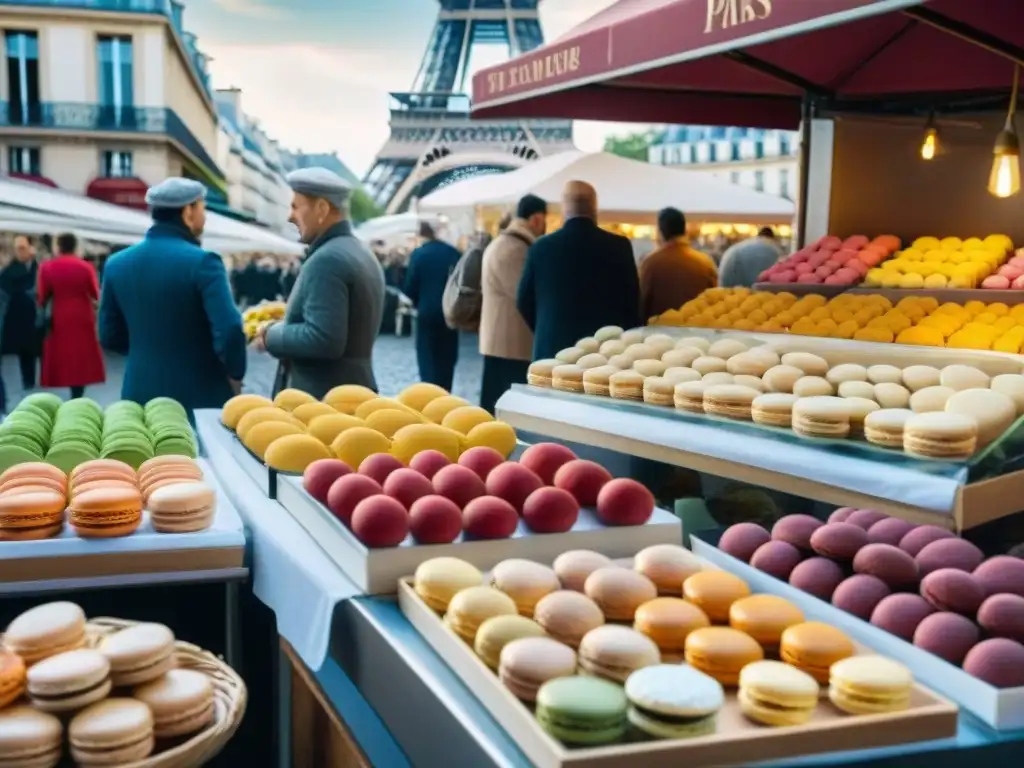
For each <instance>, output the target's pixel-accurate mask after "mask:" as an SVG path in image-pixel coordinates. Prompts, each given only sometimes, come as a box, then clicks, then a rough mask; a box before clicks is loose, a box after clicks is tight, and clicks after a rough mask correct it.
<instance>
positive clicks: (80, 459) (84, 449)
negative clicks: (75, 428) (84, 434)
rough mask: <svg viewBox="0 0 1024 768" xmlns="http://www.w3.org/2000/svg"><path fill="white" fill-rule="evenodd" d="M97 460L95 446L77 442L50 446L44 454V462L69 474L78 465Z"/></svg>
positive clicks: (97, 452)
mask: <svg viewBox="0 0 1024 768" xmlns="http://www.w3.org/2000/svg"><path fill="white" fill-rule="evenodd" d="M98 458H99V451H98V450H96V448H95V446H92V445H90V444H88V443H83V442H81V441H79V440H66V441H64V442H62V443H58V444H56V445H52V446H50V450H49V451H47V453H46V461H47V463H49V464H53V466H55V467H57V469H59V470H61V471H62V472H71V470H72V469H74V468H75V467H77V466H78V465H79V464H84V463H85V462H87V461H91V460H92V459H98Z"/></svg>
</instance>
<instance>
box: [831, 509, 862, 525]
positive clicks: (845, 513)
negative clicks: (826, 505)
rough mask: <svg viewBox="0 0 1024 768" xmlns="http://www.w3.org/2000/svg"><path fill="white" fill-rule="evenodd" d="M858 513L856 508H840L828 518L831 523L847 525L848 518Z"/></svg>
mask: <svg viewBox="0 0 1024 768" xmlns="http://www.w3.org/2000/svg"><path fill="white" fill-rule="evenodd" d="M856 511H857V508H856V507H840V508H839V509H837V510H836V511H835V512H833V513H832V514H831V515H829V516H828V521H829V522H830V523H845V522H846V518H848V517H849V516H850V515H852V514H853V513H854V512H856Z"/></svg>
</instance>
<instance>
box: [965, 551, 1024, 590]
mask: <svg viewBox="0 0 1024 768" xmlns="http://www.w3.org/2000/svg"><path fill="white" fill-rule="evenodd" d="M974 578H976V579H977V580H978V582H979V583H980V584H981V586H983V587H984V588H985V592H986V593H987V594H990V595H997V594H1011V595H1019V596H1020V597H1024V560H1021V559H1019V558H1016V557H1010V556H1009V555H998V556H996V557H990V558H989V559H988V560H986V561H985V562H983V563H982V564H981V565H979V566H978V567H977V568H975V569H974Z"/></svg>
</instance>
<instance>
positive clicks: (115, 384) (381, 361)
mask: <svg viewBox="0 0 1024 768" xmlns="http://www.w3.org/2000/svg"><path fill="white" fill-rule="evenodd" d="M106 364H107V381H106V382H105V383H104V384H100V385H97V386H95V387H89V388H88V389H87V390H86V395H87V396H88V397H91V398H93V399H95V400H96V401H97V402H99V403H100V404H101V405H109V404H110V403H112V402H114V401H116V400H118V399H119V398H120V393H121V379H122V377H123V375H124V358H123V357H120V356H118V355H107V356H106ZM373 364H374V370H375V371H376V374H377V382H378V384H379V385H380V391H381V393H382V394H385V395H394V394H397V393H398V392H399V391H401V390H402V389H403V388H405V387H407V386H408V385H410V384H413V383H415V382H417V381H419V373H418V372H417V369H416V351H415V348H414V346H413V340H412V338H410V337H401V338H400V337H396V336H381V337H380V338H379V339H378V340H377V345H376V347H375V348H374V351H373ZM482 365H483V361H482V360H481V358H480V353H479V352H478V348H477V337H476V336H475V335H471V334H461V335H460V345H459V362H458V365H457V366H456V368H455V387H454V390H455V394H456V395H459V396H460V397H464V398H466V399H467V400H469V401H470V402H471V403H477V402H479V400H480V376H481V373H482V370H481V369H482ZM0 370H2V375H3V380H4V383H5V384H6V385H7V407H8V409H11V408H14V406H15V405H17V403H18V401H19V400H20V399H21V398H22V397H23V396H24V394H25V392H24V390H23V389H22V387H21V374H20V373H19V372H18V360H17V358H15V357H14V356H11V355H8V356H6V357H4V358H3V360H2V367H0ZM276 370H277V362H276V361H275V360H274V359H273V358H271V357H270V356H269V355H260V354H256V353H254V352H250V353H249V370H248V373H247V374H246V377H245V386H246V390H247V391H251V392H258V393H261V394H269V393H270V390H271V387H273V384H274V374H275V372H276ZM53 391H55V392H57V394H59V395H61V396H62V397H70V393H69V392H68V391H67V390H63V391H61V390H53Z"/></svg>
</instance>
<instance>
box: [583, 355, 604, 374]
mask: <svg viewBox="0 0 1024 768" xmlns="http://www.w3.org/2000/svg"><path fill="white" fill-rule="evenodd" d="M576 365H578V366H579V367H580V368H582V369H583V370H584V371H587V370H590V369H591V368H600V367H601V366H602V365H608V358H607V357H605V356H604V355H602V354H601V353H600V352H588V353H587V354H585V355H584V356H583V357H581V358H580V359H579V360H577V361H576Z"/></svg>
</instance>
